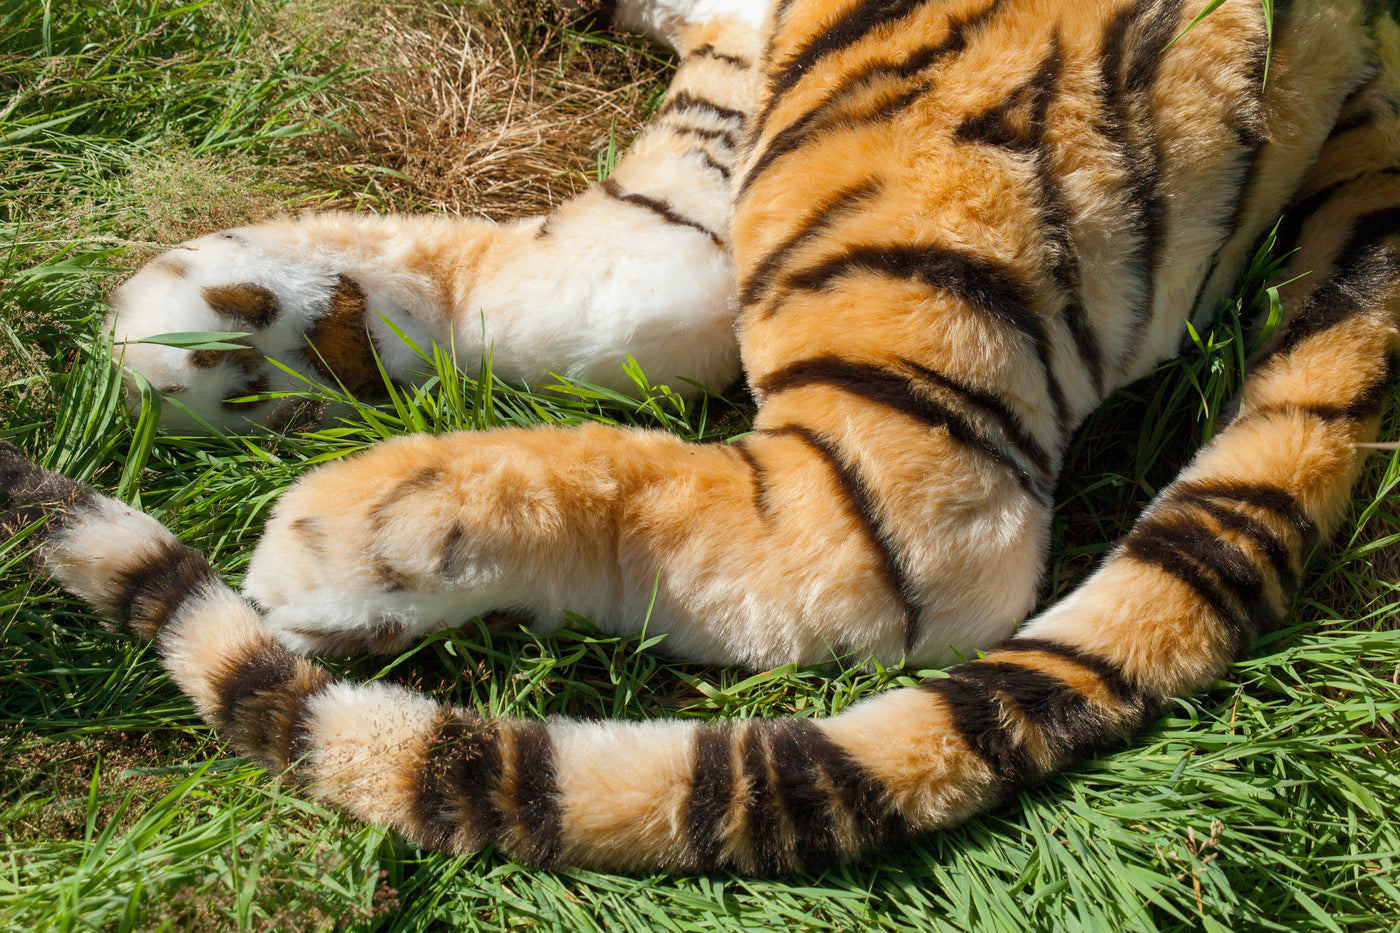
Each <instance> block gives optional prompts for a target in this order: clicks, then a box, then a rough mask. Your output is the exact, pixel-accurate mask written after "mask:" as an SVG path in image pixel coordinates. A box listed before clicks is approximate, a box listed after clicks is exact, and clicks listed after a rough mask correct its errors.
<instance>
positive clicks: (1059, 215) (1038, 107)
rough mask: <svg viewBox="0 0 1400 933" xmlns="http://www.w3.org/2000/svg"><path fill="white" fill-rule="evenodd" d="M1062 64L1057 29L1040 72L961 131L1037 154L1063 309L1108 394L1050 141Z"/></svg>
mask: <svg viewBox="0 0 1400 933" xmlns="http://www.w3.org/2000/svg"><path fill="white" fill-rule="evenodd" d="M1062 65H1063V52H1062V47H1061V41H1060V33H1059V30H1058V29H1057V30H1056V31H1055V32H1054V34H1053V35H1052V37H1051V41H1050V49H1049V51H1048V52H1047V53H1046V54H1045V57H1044V58H1042V59H1041V62H1040V65H1039V66H1038V67H1037V68H1036V71H1035V73H1034V74H1032V75H1031V76H1030V78H1028V79H1027V80H1026V81H1025V82H1024V83H1023V84H1021V85H1019V86H1018V87H1016V88H1015V89H1014V90H1013V91H1012V92H1011V93H1010V94H1009V95H1008V97H1007V99H1006V100H1005V101H1004V102H1003V103H1001V104H1000V105H998V106H996V107H993V108H991V109H989V110H987V111H985V112H983V113H981V114H979V115H977V116H976V117H969V118H967V119H966V120H964V121H963V123H962V124H961V125H960V126H959V127H958V130H957V133H956V134H955V135H956V138H957V139H958V140H959V141H961V142H965V143H981V144H984V145H993V146H999V147H1002V148H1006V149H1008V150H1010V151H1012V152H1020V153H1030V154H1033V155H1034V157H1035V161H1034V165H1035V174H1036V181H1037V183H1038V185H1039V193H1038V204H1037V211H1038V214H1039V218H1040V226H1041V229H1042V231H1043V235H1044V238H1045V246H1046V248H1047V252H1048V256H1049V258H1048V265H1049V269H1050V275H1051V278H1052V279H1054V281H1055V284H1056V285H1057V286H1058V287H1059V289H1060V291H1061V292H1062V293H1063V295H1064V299H1065V300H1064V305H1063V307H1062V308H1061V310H1060V313H1061V315H1062V316H1063V317H1064V320H1065V324H1066V327H1067V329H1068V330H1069V334H1070V339H1071V340H1072V341H1073V343H1074V348H1075V352H1076V353H1077V354H1078V356H1079V359H1080V361H1081V362H1082V363H1083V364H1084V366H1085V368H1086V369H1087V370H1088V372H1089V378H1090V380H1091V381H1092V383H1093V386H1094V392H1095V394H1096V395H1097V396H1099V397H1102V396H1103V394H1104V372H1103V351H1102V350H1101V349H1100V347H1099V342H1098V338H1097V337H1095V335H1094V332H1093V330H1092V328H1091V327H1090V326H1089V321H1088V318H1087V317H1086V315H1085V313H1084V305H1083V301H1082V299H1081V297H1080V284H1081V283H1080V270H1079V256H1078V251H1077V250H1076V249H1075V245H1074V237H1073V235H1072V234H1071V232H1070V213H1071V212H1070V206H1069V200H1068V199H1067V198H1066V196H1065V193H1064V190H1063V188H1062V187H1061V185H1060V180H1059V176H1058V174H1057V172H1056V170H1055V164H1054V152H1053V151H1052V150H1051V148H1050V147H1049V146H1047V145H1046V143H1045V126H1046V117H1047V114H1048V112H1049V109H1050V104H1051V102H1052V101H1053V99H1054V95H1055V87H1056V84H1057V83H1058V81H1059V78H1060V71H1061V68H1062ZM1019 110H1024V111H1025V113H1024V114H1023V115H1022V116H1021V122H1023V123H1024V128H1022V127H1019V126H1016V125H1015V124H1014V123H1013V121H1012V117H1013V115H1015V113H1016V111H1019Z"/></svg>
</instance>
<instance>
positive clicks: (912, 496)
mask: <svg viewBox="0 0 1400 933" xmlns="http://www.w3.org/2000/svg"><path fill="white" fill-rule="evenodd" d="M781 415H782V409H781V408H779V409H777V410H773V409H771V408H765V409H764V413H761V415H760V422H759V430H758V431H756V432H755V433H753V434H751V435H750V436H749V437H747V438H745V439H744V440H743V441H741V442H739V443H736V444H710V445H692V444H687V443H685V442H683V441H681V440H680V439H678V438H676V437H674V436H672V435H669V434H666V433H662V432H648V431H627V430H619V429H613V428H607V427H603V426H599V425H590V426H584V427H581V428H575V429H549V428H543V429H533V430H519V429H504V430H495V431H488V432H482V433H459V434H451V435H445V436H441V437H430V436H424V435H417V436H410V437H403V438H396V439H393V440H390V441H387V442H384V443H381V444H378V445H376V446H375V447H374V448H372V449H370V450H368V451H366V452H365V453H362V454H359V455H357V456H355V457H351V458H347V459H345V460H341V461H336V462H333V463H331V464H327V465H325V466H323V467H320V468H318V469H317V470H315V471H313V472H311V473H310V474H308V475H307V476H306V477H304V478H303V479H302V480H300V481H299V482H298V483H297V484H296V485H295V486H294V487H292V489H291V490H290V491H288V492H287V493H286V494H284V495H283V497H282V498H281V500H280V501H279V502H278V503H277V505H276V507H275V509H274V512H273V516H272V518H271V519H270V520H269V522H268V525H267V527H266V529H265V530H264V533H263V536H262V538H261V540H260V542H259V545H258V548H257V551H256V552H255V554H254V555H253V558H252V561H251V563H250V564H249V567H248V572H247V575H246V577H245V581H244V592H245V594H246V595H248V596H249V597H251V598H252V599H253V601H254V602H255V603H256V604H257V605H258V606H259V607H260V608H262V609H263V610H264V611H265V612H266V613H267V622H268V624H269V626H270V627H271V628H272V629H273V630H274V631H275V632H277V633H278V635H279V636H280V637H282V639H283V640H284V641H285V642H286V643H287V644H288V645H289V646H292V647H293V648H295V649H296V650H299V651H340V650H348V649H358V648H365V647H368V648H371V649H380V650H384V649H394V648H397V647H400V646H402V645H403V644H404V643H405V642H406V641H407V640H408V639H410V638H411V637H413V636H415V635H417V634H420V633H422V632H424V631H429V630H432V629H436V628H440V627H443V626H445V625H458V624H461V623H462V622H464V621H466V620H468V619H470V618H472V617H474V616H476V615H479V614H481V613H484V612H487V611H489V610H498V609H505V610H513V611H514V613H515V614H522V615H525V616H527V617H529V618H531V619H533V620H534V622H535V624H536V626H537V627H538V628H540V629H543V630H548V629H550V628H553V627H554V626H556V625H558V624H559V621H560V620H561V618H562V610H564V609H568V610H572V611H574V612H578V613H581V614H582V615H584V616H585V617H587V618H589V619H590V620H591V621H593V622H594V623H595V624H597V625H599V626H600V627H602V628H603V629H604V630H607V631H614V632H631V631H636V630H637V629H638V628H639V627H641V626H643V625H645V627H646V631H647V632H648V634H652V635H656V634H664V635H665V636H666V639H665V641H664V642H663V643H662V644H661V646H660V647H661V650H662V651H664V652H667V653H669V654H673V655H677V656H681V657H686V658H690V659H693V660H699V661H706V662H711V663H724V664H741V665H745V666H749V667H763V666H768V665H772V664H779V663H785V662H789V661H793V662H801V663H821V662H826V661H830V660H832V659H833V658H837V657H852V658H853V659H855V660H858V661H859V660H864V659H866V658H869V657H872V656H873V657H875V658H878V659H879V660H881V661H882V662H885V663H898V662H899V661H901V660H902V659H906V658H907V659H909V660H911V661H924V660H943V661H947V660H953V659H955V658H956V656H957V655H958V653H964V654H965V653H966V652H970V651H971V650H973V649H974V648H975V647H976V646H977V645H985V644H988V643H989V642H992V641H995V640H996V639H998V638H1001V637H1004V636H1005V635H1007V634H1009V632H1010V631H1011V629H1012V627H1013V626H1014V625H1015V623H1016V622H1017V621H1018V620H1019V619H1021V618H1023V617H1024V614H1025V613H1026V612H1028V611H1029V609H1030V606H1031V605H1032V603H1033V600H1034V595H1035V588H1036V585H1037V581H1038V575H1039V571H1040V563H1041V557H1042V551H1043V548H1044V544H1045V541H1044V535H1045V531H1044V529H1045V526H1046V523H1047V518H1048V498H1039V497H1037V496H1034V495H1030V494H1028V493H1027V492H1026V490H1025V488H1023V486H1022V485H1021V481H1020V480H1018V479H1017V478H1016V476H1015V475H1014V474H1011V473H1009V472H1008V471H1007V470H1006V469H1005V468H1004V466H1003V465H1002V464H1000V463H998V462H996V461H995V460H993V459H992V458H990V457H987V456H985V455H984V454H982V453H980V452H979V451H978V450H976V449H975V448H968V447H966V446H964V445H963V444H962V443H961V442H960V441H957V440H956V439H953V438H951V437H945V438H940V439H936V441H935V443H934V444H933V445H931V449H922V450H916V451H911V452H909V453H908V454H907V455H906V459H907V460H908V461H909V463H908V464H907V467H908V469H907V471H906V472H903V473H899V474H893V475H891V474H888V473H885V474H877V473H875V472H874V471H867V475H868V476H870V477H877V478H878V481H879V482H881V483H884V484H886V485H880V486H868V485H867V484H868V483H875V482H877V479H870V480H864V479H861V478H860V473H859V470H860V466H861V464H860V463H859V462H848V461H847V457H848V455H846V454H844V453H842V452H840V451H838V450H837V449H835V447H834V445H833V444H832V443H831V442H829V441H827V440H825V439H824V436H823V433H822V432H823V431H824V430H828V429H829V430H833V431H834V430H835V429H836V426H837V425H838V424H839V421H840V418H841V417H842V412H841V410H840V409H839V408H837V409H835V410H834V411H832V412H831V413H829V415H828V416H826V418H825V419H818V420H817V422H816V424H815V426H813V427H811V428H807V427H803V428H801V429H786V428H784V427H783V426H782V425H780V424H779V425H775V426H772V427H767V426H766V425H767V424H768V422H769V420H771V419H773V418H776V417H780V416H781ZM809 423H810V422H809ZM903 430H907V428H906V427H905V426H904V425H900V424H894V425H892V426H890V427H889V428H888V429H887V433H888V436H885V435H882V434H880V433H879V432H875V433H874V434H867V435H866V447H865V449H866V450H869V451H870V452H871V456H876V455H879V454H880V453H881V445H884V447H890V446H892V445H898V444H900V443H902V441H903V436H902V435H901V433H900V432H901V431H903ZM934 470H938V471H942V472H944V473H946V474H948V479H947V481H946V482H945V483H942V484H940V485H939V486H938V487H937V488H936V489H932V490H930V489H928V488H927V487H928V486H929V484H927V483H922V482H921V478H922V477H925V476H927V475H929V473H930V472H931V471H934ZM895 484H900V485H895ZM903 486H907V487H909V488H902V487H903ZM871 489H873V490H874V492H873V493H872V492H871V491H870V490H871ZM876 494H878V495H880V496H882V497H885V498H884V501H900V502H901V503H902V505H901V508H902V510H903V511H902V513H901V515H900V516H899V519H900V520H899V521H898V522H895V521H893V520H892V519H886V518H885V517H884V516H883V515H882V513H881V510H880V509H879V508H878V507H877V506H873V505H871V502H872V501H873V500H874V496H875V495H876ZM697 516H703V517H704V520H703V521H697V518H696V517H697ZM929 527H936V528H938V529H940V532H939V534H938V535H935V536H929V535H923V534H922V533H921V530H922V529H924V528H929ZM892 541H893V542H894V544H892V543H891V542H892ZM895 545H898V546H899V547H900V548H901V557H900V558H899V559H898V560H895V559H892V558H891V556H890V555H891V553H892V549H893V547H894V546H895Z"/></svg>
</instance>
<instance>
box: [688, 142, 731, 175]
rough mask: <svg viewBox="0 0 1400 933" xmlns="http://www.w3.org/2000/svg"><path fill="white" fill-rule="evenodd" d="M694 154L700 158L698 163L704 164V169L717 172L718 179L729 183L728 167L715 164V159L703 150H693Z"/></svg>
mask: <svg viewBox="0 0 1400 933" xmlns="http://www.w3.org/2000/svg"><path fill="white" fill-rule="evenodd" d="M695 152H696V154H697V155H699V156H700V161H701V162H704V163H705V167H706V168H712V169H714V170H715V171H716V172H719V177H720V178H723V179H724V180H725V181H729V176H730V174H731V170H730V168H729V166H727V165H721V164H720V163H719V162H716V161H715V157H714V156H712V155H710V154H709V153H708V152H706V151H705V150H703V149H697V150H695Z"/></svg>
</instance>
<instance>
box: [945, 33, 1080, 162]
mask: <svg viewBox="0 0 1400 933" xmlns="http://www.w3.org/2000/svg"><path fill="white" fill-rule="evenodd" d="M1061 59H1062V50H1061V44H1060V33H1059V31H1058V30H1056V31H1055V32H1054V33H1053V34H1052V36H1051V38H1050V50H1049V51H1048V52H1047V53H1046V55H1045V57H1044V58H1043V59H1041V62H1040V65H1039V66H1037V68H1036V70H1035V72H1034V73H1033V74H1032V75H1031V76H1030V77H1029V78H1027V79H1026V80H1025V81H1024V82H1023V83H1021V84H1019V85H1017V86H1016V87H1014V88H1012V89H1011V91H1010V92H1009V93H1008V94H1007V95H1006V99H1005V100H1003V101H1002V102H1001V103H999V104H997V105H995V106H993V107H989V108H987V109H986V110H984V111H982V112H981V113H978V114H970V115H968V116H966V117H964V118H963V120H962V122H961V123H959V124H958V128H957V129H956V130H955V131H954V132H953V139H954V141H956V142H959V143H964V144H967V143H976V144H981V145H986V146H996V147H998V148H1002V149H1008V150H1010V151H1012V152H1033V151H1035V150H1036V149H1038V148H1039V147H1040V146H1041V145H1042V144H1043V142H1044V139H1045V116H1046V114H1047V113H1048V112H1049V109H1050V101H1051V100H1052V99H1053V98H1054V96H1055V84H1056V82H1057V81H1058V80H1059V77H1060V66H1061Z"/></svg>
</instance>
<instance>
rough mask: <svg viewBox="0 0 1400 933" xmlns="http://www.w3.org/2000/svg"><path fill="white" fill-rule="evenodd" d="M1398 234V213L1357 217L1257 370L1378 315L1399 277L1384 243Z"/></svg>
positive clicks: (1397, 261) (1399, 259) (1399, 267)
mask: <svg viewBox="0 0 1400 933" xmlns="http://www.w3.org/2000/svg"><path fill="white" fill-rule="evenodd" d="M1398 233H1400V208H1395V207H1391V208H1385V209H1382V210H1379V211H1374V212H1372V213H1370V214H1365V215H1362V216H1361V217H1358V218H1357V219H1356V221H1355V222H1354V223H1353V225H1352V232H1351V236H1350V237H1349V238H1348V240H1347V243H1346V244H1345V245H1344V246H1343V247H1342V248H1341V250H1339V251H1338V253H1337V256H1336V259H1335V260H1334V261H1333V272H1332V274H1331V275H1330V276H1328V278H1327V280H1326V281H1324V282H1323V283H1322V284H1321V285H1319V286H1317V287H1316V288H1314V289H1313V290H1312V293H1311V294H1309V295H1308V297H1307V299H1306V300H1305V301H1304V302H1303V306H1302V308H1300V309H1299V311H1298V313H1297V315H1295V316H1294V317H1293V319H1292V320H1290V321H1289V322H1288V323H1287V324H1286V325H1285V327H1284V328H1283V330H1282V331H1281V332H1280V334H1279V335H1278V338H1277V340H1276V341H1275V342H1274V344H1273V345H1272V346H1271V347H1268V348H1267V349H1266V350H1265V351H1264V352H1263V353H1262V354H1261V355H1260V356H1259V357H1258V358H1257V359H1256V360H1255V361H1254V367H1255V368H1256V369H1258V368H1260V367H1262V366H1264V365H1266V364H1267V363H1268V362H1270V361H1271V360H1273V359H1275V358H1276V357H1279V356H1282V355H1284V354H1286V353H1288V352H1290V351H1291V350H1293V349H1294V348H1295V347H1297V346H1298V344H1300V343H1302V342H1303V341H1304V340H1306V339H1307V338H1309V337H1313V336H1316V335H1317V334H1320V333H1322V332H1323V331H1326V330H1329V329H1330V328H1332V327H1335V326H1336V325H1338V324H1341V323H1343V322H1344V321H1348V320H1350V319H1351V318H1353V317H1355V316H1356V315H1358V314H1365V313H1367V312H1369V311H1372V310H1377V311H1378V310H1380V309H1381V307H1382V305H1383V301H1384V296H1385V294H1386V293H1387V292H1388V291H1391V290H1393V289H1394V288H1395V284H1396V280H1397V279H1398V278H1400V255H1397V250H1396V249H1395V248H1393V247H1388V246H1386V244H1385V242H1384V241H1385V239H1386V238H1388V237H1392V236H1395V235H1396V234H1398Z"/></svg>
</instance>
